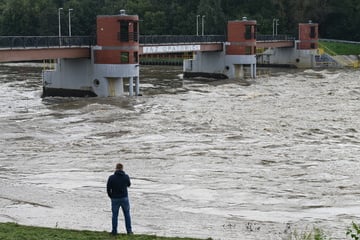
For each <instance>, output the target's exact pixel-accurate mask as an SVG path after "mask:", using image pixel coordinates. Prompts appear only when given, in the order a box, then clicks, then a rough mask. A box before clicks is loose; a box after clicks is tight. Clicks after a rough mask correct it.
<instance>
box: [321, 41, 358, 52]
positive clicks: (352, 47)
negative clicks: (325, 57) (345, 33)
mask: <svg viewBox="0 0 360 240" xmlns="http://www.w3.org/2000/svg"><path fill="white" fill-rule="evenodd" d="M319 46H320V48H324V50H325V52H327V53H329V54H330V55H360V44H351V43H336V42H326V41H319Z"/></svg>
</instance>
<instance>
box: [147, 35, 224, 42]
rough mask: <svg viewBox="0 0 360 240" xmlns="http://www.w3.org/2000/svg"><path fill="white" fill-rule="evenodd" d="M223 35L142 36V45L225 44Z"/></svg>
mask: <svg viewBox="0 0 360 240" xmlns="http://www.w3.org/2000/svg"><path fill="white" fill-rule="evenodd" d="M225 41H226V37H225V36H223V35H206V36H196V35H141V36H140V44H161V43H206V42H211V43H213V42H216V43H220V42H225Z"/></svg>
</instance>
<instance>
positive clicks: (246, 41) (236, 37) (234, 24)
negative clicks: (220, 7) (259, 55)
mask: <svg viewBox="0 0 360 240" xmlns="http://www.w3.org/2000/svg"><path fill="white" fill-rule="evenodd" d="M227 32H228V33H227V41H228V46H227V47H226V54H227V55H254V54H256V21H255V20H247V19H246V18H243V20H242V21H229V22H228V25H227Z"/></svg>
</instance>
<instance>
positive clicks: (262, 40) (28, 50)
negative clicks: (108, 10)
mask: <svg viewBox="0 0 360 240" xmlns="http://www.w3.org/2000/svg"><path fill="white" fill-rule="evenodd" d="M257 39H258V41H257V47H258V48H268V47H293V46H294V38H292V37H289V36H286V35H278V36H270V35H258V36H257ZM225 42H226V37H225V36H223V35H205V36H194V35H180V36H174V35H152V36H147V35H142V36H140V38H139V43H140V49H139V54H140V55H142V54H158V53H177V52H196V51H222V50H223V45H224V43H225ZM95 45H96V38H95V37H92V36H72V37H67V36H63V37H58V36H0V62H16V61H34V60H44V59H57V58H90V56H91V51H90V50H91V47H92V46H95Z"/></svg>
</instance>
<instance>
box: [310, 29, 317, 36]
mask: <svg viewBox="0 0 360 240" xmlns="http://www.w3.org/2000/svg"><path fill="white" fill-rule="evenodd" d="M310 38H316V28H315V26H312V27H311V28H310Z"/></svg>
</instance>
